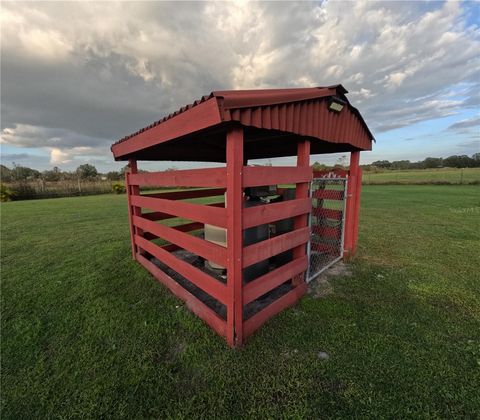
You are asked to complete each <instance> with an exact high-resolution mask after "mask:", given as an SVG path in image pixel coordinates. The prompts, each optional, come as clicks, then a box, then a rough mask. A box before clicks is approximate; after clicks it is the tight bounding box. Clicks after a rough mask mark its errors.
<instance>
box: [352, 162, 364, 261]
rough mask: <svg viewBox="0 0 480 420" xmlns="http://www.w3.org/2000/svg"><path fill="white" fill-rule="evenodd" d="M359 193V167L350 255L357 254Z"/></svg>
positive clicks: (360, 180) (360, 179) (360, 171)
mask: <svg viewBox="0 0 480 420" xmlns="http://www.w3.org/2000/svg"><path fill="white" fill-rule="evenodd" d="M359 154H360V153H359ZM361 193H362V168H360V167H359V168H358V175H357V185H356V189H355V224H354V227H353V235H352V255H355V254H356V253H357V245H358V226H359V219H360V196H361Z"/></svg>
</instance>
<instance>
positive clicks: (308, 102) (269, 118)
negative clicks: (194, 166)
mask: <svg viewBox="0 0 480 420" xmlns="http://www.w3.org/2000/svg"><path fill="white" fill-rule="evenodd" d="M346 93H347V91H346V89H345V88H343V86H341V85H336V86H330V87H324V88H303V89H268V90H239V91H215V92H212V93H211V94H210V95H208V96H204V97H203V98H202V99H201V100H199V101H196V102H194V103H193V104H191V105H188V106H186V107H183V108H181V109H180V110H179V111H177V112H175V113H173V114H170V115H169V116H168V117H165V118H163V119H162V120H160V121H157V122H156V123H154V124H151V125H150V126H148V127H145V128H143V129H142V130H140V131H138V132H136V133H134V134H132V135H130V136H128V137H125V138H123V139H121V140H120V141H118V142H116V143H115V144H113V145H112V148H111V150H112V152H113V155H114V157H115V160H127V159H132V158H134V159H139V160H177V161H212V162H224V161H225V153H224V149H225V144H224V143H225V133H226V131H227V130H228V129H229V127H231V126H232V125H242V126H244V127H246V136H245V138H246V146H245V154H246V158H247V159H254V158H268V157H279V156H291V155H294V154H295V153H296V152H295V145H296V143H297V141H298V139H299V138H303V137H308V138H310V139H311V140H312V146H311V152H312V154H313V153H315V154H320V153H333V152H337V151H338V152H346V151H353V150H371V144H372V140H373V139H374V138H373V135H372V134H371V132H370V130H369V129H368V127H367V125H366V123H365V121H364V120H363V118H362V116H361V115H360V113H359V111H358V110H357V109H356V108H354V107H353V106H352V105H351V104H350V103H349V102H348V99H347V97H346V96H345V94H346ZM331 98H338V99H340V100H341V101H342V102H344V103H345V107H344V109H343V110H342V111H341V112H338V113H337V112H332V111H329V109H328V102H329V99H331Z"/></svg>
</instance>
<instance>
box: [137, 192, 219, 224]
mask: <svg viewBox="0 0 480 420" xmlns="http://www.w3.org/2000/svg"><path fill="white" fill-rule="evenodd" d="M132 203H133V205H135V206H139V207H145V208H148V209H150V210H156V211H160V212H162V213H167V214H171V215H173V216H175V217H183V218H185V219H189V220H193V221H195V222H203V223H208V224H210V225H214V226H219V227H226V226H227V212H226V210H225V209H222V208H218V207H212V206H204V205H201V204H193V203H186V202H184V201H174V200H165V199H163V198H150V197H141V196H133V197H132Z"/></svg>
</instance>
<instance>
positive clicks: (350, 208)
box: [344, 152, 360, 259]
mask: <svg viewBox="0 0 480 420" xmlns="http://www.w3.org/2000/svg"><path fill="white" fill-rule="evenodd" d="M359 163H360V152H352V153H351V154H350V172H349V176H348V183H347V203H346V209H345V235H344V258H345V259H349V258H352V257H353V251H354V232H355V223H356V220H355V219H356V217H357V216H356V205H355V203H356V195H357V182H358V173H359V172H358V169H359Z"/></svg>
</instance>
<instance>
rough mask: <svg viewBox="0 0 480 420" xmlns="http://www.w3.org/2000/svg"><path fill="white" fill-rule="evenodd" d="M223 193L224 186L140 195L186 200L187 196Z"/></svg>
mask: <svg viewBox="0 0 480 420" xmlns="http://www.w3.org/2000/svg"><path fill="white" fill-rule="evenodd" d="M224 193H225V188H208V189H204V190H184V191H168V192H159V193H151V194H149V193H146V194H142V197H154V198H165V199H167V200H186V199H188V198H200V197H215V196H217V195H223V194H224Z"/></svg>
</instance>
